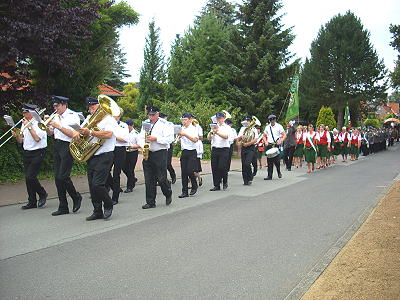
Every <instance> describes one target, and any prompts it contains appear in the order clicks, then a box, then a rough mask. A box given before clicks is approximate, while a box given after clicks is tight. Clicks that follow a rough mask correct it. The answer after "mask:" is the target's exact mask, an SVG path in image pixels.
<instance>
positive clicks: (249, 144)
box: [237, 115, 258, 185]
mask: <svg viewBox="0 0 400 300" xmlns="http://www.w3.org/2000/svg"><path fill="white" fill-rule="evenodd" d="M242 120H243V121H242V125H243V126H242V127H241V128H240V130H239V134H238V138H237V142H238V143H240V145H241V155H240V156H241V161H242V177H243V183H244V185H251V183H252V181H253V172H252V170H251V164H252V162H253V158H254V155H255V150H256V148H255V147H254V144H255V143H256V142H257V138H258V132H257V129H256V128H254V127H253V128H251V129H249V128H247V127H248V126H249V124H250V122H251V120H252V117H251V116H250V115H247V116H244V117H243V119H242ZM246 128H247V129H246ZM246 131H248V133H247V134H248V136H252V137H253V138H252V139H250V140H248V141H244V139H247V135H244V134H245V132H246Z"/></svg>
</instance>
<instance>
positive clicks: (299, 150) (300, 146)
mask: <svg viewBox="0 0 400 300" xmlns="http://www.w3.org/2000/svg"><path fill="white" fill-rule="evenodd" d="M303 155H304V141H303V132H298V131H297V132H296V150H294V154H293V156H294V157H303Z"/></svg>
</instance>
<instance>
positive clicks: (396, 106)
mask: <svg viewBox="0 0 400 300" xmlns="http://www.w3.org/2000/svg"><path fill="white" fill-rule="evenodd" d="M387 106H388V107H390V108H391V109H392V111H393V113H394V114H395V115H396V116H398V115H399V103H394V102H389V103H388V104H387Z"/></svg>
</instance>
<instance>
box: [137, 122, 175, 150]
mask: <svg viewBox="0 0 400 300" xmlns="http://www.w3.org/2000/svg"><path fill="white" fill-rule="evenodd" d="M169 123H170V122H168V121H167V120H164V119H162V118H158V120H157V122H156V123H154V124H151V125H152V129H151V131H150V135H151V136H155V137H157V141H154V142H150V143H149V145H150V151H151V152H155V151H158V150H163V149H168V148H169V144H171V143H172V142H173V141H174V127H173V126H171V124H169ZM144 137H145V131H144V129H143V126H142V129H141V130H140V134H139V138H138V142H139V146H140V147H141V148H143V146H144V144H145V142H144Z"/></svg>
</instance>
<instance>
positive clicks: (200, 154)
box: [190, 115, 204, 186]
mask: <svg viewBox="0 0 400 300" xmlns="http://www.w3.org/2000/svg"><path fill="white" fill-rule="evenodd" d="M190 122H192V123H193V122H194V123H195V124H196V125H195V127H196V128H197V131H198V136H199V139H198V141H197V143H196V153H197V158H196V167H195V169H194V176H195V177H196V178H197V180H198V182H199V183H198V186H202V185H203V179H202V178H201V172H202V171H203V170H202V168H201V159H202V158H203V153H204V145H203V128H202V127H201V126H200V124H199V122H198V121H197V118H196V117H195V116H194V115H191V118H190Z"/></svg>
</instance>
